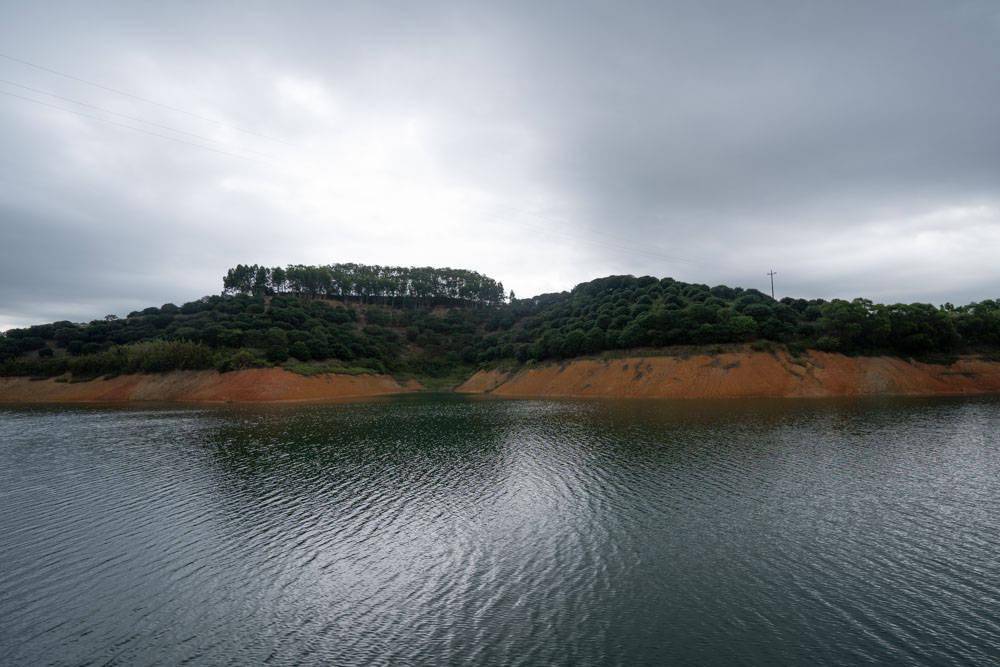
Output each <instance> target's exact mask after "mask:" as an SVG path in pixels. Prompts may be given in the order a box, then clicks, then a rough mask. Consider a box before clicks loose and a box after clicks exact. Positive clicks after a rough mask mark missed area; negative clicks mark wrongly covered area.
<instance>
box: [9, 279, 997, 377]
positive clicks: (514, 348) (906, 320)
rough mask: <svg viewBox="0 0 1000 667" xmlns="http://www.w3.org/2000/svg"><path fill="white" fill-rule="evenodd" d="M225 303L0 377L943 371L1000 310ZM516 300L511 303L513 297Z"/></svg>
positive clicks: (397, 297)
mask: <svg viewBox="0 0 1000 667" xmlns="http://www.w3.org/2000/svg"><path fill="white" fill-rule="evenodd" d="M223 286H224V291H223V294H221V295H217V296H209V297H205V298H203V299H200V300H198V301H194V302H191V303H186V304H183V305H181V306H177V305H174V304H165V305H163V306H160V307H151V308H147V309H145V310H142V311H136V312H133V313H130V314H129V315H128V316H127V317H124V318H116V317H113V316H108V317H107V318H104V319H102V320H95V321H93V322H89V323H84V324H80V323H72V322H67V321H61V322H54V323H51V324H43V325H37V326H32V327H28V328H25V329H15V330H11V331H8V332H6V333H5V334H4V335H2V336H0V375H5V376H47V377H53V376H58V375H63V374H65V373H71V374H72V375H73V376H77V377H96V376H101V375H111V374H121V373H149V372H164V371H170V370H202V369H216V370H219V371H223V372H226V371H231V370H239V369H246V368H256V367H267V366H273V365H285V366H287V367H290V368H292V369H293V370H296V371H298V372H300V373H303V374H312V373H318V372H322V371H331V372H341V373H347V374H350V373H354V374H357V373H362V372H372V373H388V374H393V375H397V376H412V377H419V378H420V379H422V380H426V379H434V378H438V379H449V378H450V379H456V378H461V377H466V376H468V375H470V374H472V373H473V372H474V371H475V370H476V369H477V368H479V367H481V366H493V365H496V364H507V365H509V364H524V363H527V362H531V361H543V360H552V359H567V358H572V357H577V356H581V355H592V354H596V353H601V352H616V353H617V352H621V353H624V352H627V351H629V350H635V349H638V348H660V347H664V346H674V345H693V346H714V345H722V344H750V345H751V346H755V347H756V348H758V349H771V348H773V346H774V345H778V346H784V347H785V348H787V350H789V351H790V352H791V353H792V354H793V355H799V354H801V353H802V352H803V351H804V350H806V349H816V350H821V351H826V352H842V353H845V354H865V355H893V356H897V357H907V358H909V357H916V358H921V359H938V360H947V359H950V358H952V357H954V356H955V355H958V354H967V353H986V354H988V355H992V354H994V353H995V352H996V351H998V350H1000V304H998V303H997V302H996V301H994V300H989V301H983V302H980V303H973V304H969V305H966V306H960V307H955V306H952V305H950V304H947V305H945V306H943V307H936V306H933V305H930V304H893V305H883V304H876V303H873V302H871V301H868V300H864V299H855V300H853V301H843V300H833V301H823V300H819V299H812V300H806V299H793V298H783V299H781V300H780V301H776V300H774V299H772V298H771V297H770V296H768V295H765V294H763V293H761V292H760V291H758V290H754V289H742V288H734V287H727V286H723V285H719V286H715V287H709V286H707V285H701V284H691V283H683V282H680V281H676V280H673V279H671V278H662V279H657V278H653V277H649V276H645V277H640V278H636V277H633V276H610V277H607V278H601V279H597V280H593V281H590V282H587V283H582V284H580V285H577V286H576V287H575V288H574V289H573V290H572V291H570V292H560V293H554V294H544V295H540V296H537V297H533V298H529V299H516V298H507V297H506V296H505V294H504V290H503V285H502V284H501V283H499V282H498V281H494V280H493V279H491V278H488V277H486V276H483V275H481V274H479V273H475V272H471V271H464V270H456V269H433V268H417V269H414V268H405V267H378V266H365V265H359V264H336V265H330V266H323V267H306V266H297V265H296V266H289V267H286V268H280V267H273V268H271V267H260V266H257V265H240V266H238V267H236V268H234V269H231V270H230V271H229V272H228V273H227V275H226V277H225V279H224V284H223ZM511 296H513V295H511Z"/></svg>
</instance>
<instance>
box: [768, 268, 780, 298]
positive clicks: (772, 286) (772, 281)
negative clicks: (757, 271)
mask: <svg viewBox="0 0 1000 667" xmlns="http://www.w3.org/2000/svg"><path fill="white" fill-rule="evenodd" d="M767 275H769V276H771V298H772V299H773V298H774V277H775V276H776V275H778V274H777V273H776V272H775V271H774V269H771V270H770V271H768V272H767Z"/></svg>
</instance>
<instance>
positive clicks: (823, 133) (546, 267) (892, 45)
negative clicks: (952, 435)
mask: <svg viewBox="0 0 1000 667" xmlns="http://www.w3.org/2000/svg"><path fill="white" fill-rule="evenodd" d="M5 16H8V17H9V20H6V21H5V22H4V23H3V25H2V26H0V38H2V39H0V42H2V43H3V44H4V49H3V52H4V53H6V54H7V55H9V56H14V57H15V58H19V59H22V60H25V61H29V62H31V63H37V64H38V65H42V66H44V67H47V68H51V69H53V70H57V71H59V72H65V73H69V74H72V75H74V76H75V77H78V78H82V79H86V80H89V81H93V82H96V83H99V84H101V86H104V87H97V86H93V85H88V84H87V83H84V82H81V81H79V80H76V79H71V78H67V77H64V76H59V75H57V74H54V73H53V72H51V71H45V70H42V69H38V68H37V67H31V66H29V65H26V64H24V63H21V62H16V61H13V60H9V59H3V58H0V79H3V80H5V81H7V82H9V83H0V92H3V93H5V94H3V95H0V128H2V129H0V133H2V136H3V145H4V151H3V153H2V154H0V247H2V249H3V257H2V258H0V259H2V261H0V328H2V327H9V326H14V325H22V324H26V323H29V322H37V321H45V320H54V319H90V318H93V317H99V316H102V315H104V314H105V313H108V312H117V313H123V312H127V311H129V310H132V309H135V308H139V307H145V306H147V305H151V304H152V305H158V304H160V303H164V302H166V301H176V302H181V301H184V300H187V299H191V298H196V297H198V296H200V295H202V294H206V293H212V292H216V291H218V289H219V288H220V281H221V275H222V274H223V272H224V271H225V269H226V268H227V267H229V266H230V265H233V264H235V263H237V262H267V263H271V264H284V263H292V262H334V261H361V262H377V263H400V264H420V265H425V264H436V265H451V266H461V267H466V268H473V269H478V270H482V271H484V272H486V273H488V274H490V275H493V276H495V277H497V278H499V279H501V280H503V281H504V283H505V284H506V285H508V286H510V287H512V288H514V289H515V291H516V292H518V294H521V295H527V294H532V293H537V292H541V291H552V290H559V289H568V288H570V287H572V285H573V284H575V283H576V282H579V281H582V280H587V279H590V278H593V277H597V276H601V275H606V274H608V273H612V272H620V273H634V274H653V275H672V276H675V277H677V278H679V279H683V280H691V281H697V282H705V283H710V284H718V283H729V284H738V285H744V286H756V287H764V286H765V284H766V280H767V279H766V276H765V275H764V273H765V272H766V271H767V270H768V269H770V268H774V269H775V270H777V271H778V272H779V275H778V285H779V291H780V292H781V293H782V294H791V295H796V296H807V297H814V296H822V297H832V296H846V297H852V296H857V295H865V296H872V297H875V298H879V299H885V300H890V301H894V300H920V301H932V302H943V301H953V302H964V301H968V300H974V299H983V298H996V297H998V296H1000V269H998V268H997V267H996V265H995V262H994V261H993V259H992V256H991V255H992V254H994V253H993V252H991V251H992V250H995V249H996V248H997V247H998V245H997V244H998V241H1000V236H998V231H997V230H1000V187H998V184H1000V133H998V132H997V131H996V122H995V112H994V110H995V109H996V108H997V107H998V106H1000V80H998V79H997V77H996V76H995V72H996V70H997V67H998V65H1000V40H998V39H997V37H998V36H1000V34H998V33H1000V18H998V17H1000V11H998V10H997V8H996V6H995V4H994V3H991V2H987V1H983V2H954V3H931V2H926V3H924V2H884V3H878V4H875V5H872V4H869V3H863V4H861V3H859V4H843V3H840V4H831V5H825V6H817V5H812V4H802V3H799V2H767V3H763V2H760V3H758V2H731V3H723V2H697V3H695V2H676V3H669V4H667V3H649V4H641V3H636V4H631V5H629V6H627V7H625V6H620V5H609V4H602V3H545V4H544V5H538V4H537V3H534V4H532V3H503V4H496V3H483V4H478V5H474V4H466V3H463V4H460V5H459V4H433V3H421V4H420V5H409V4H398V5H394V4H391V3H390V4H383V5H380V6H378V7H375V6H367V5H357V4H353V3H352V4H342V5H335V4H331V3H308V4H306V3H299V4H292V5H289V6H288V7H283V9H282V11H280V12H278V11H276V10H275V8H274V6H273V5H269V4H266V3H262V4H255V3H247V4H241V5H240V7H235V6H233V5H231V4H223V3H220V4H213V3H206V4H198V5H182V4H172V3H171V4H166V5H161V6H148V5H146V6H137V5H134V4H132V3H102V4H98V5H91V6H83V5H70V6H66V5H63V4H60V5H47V4H44V3H31V4H30V5H27V4H17V5H12V6H11V7H9V8H8V10H7V11H5ZM12 84H20V86H29V87H31V88H34V89H35V90H34V91H29V90H26V89H24V88H21V87H17V86H14V85H12ZM109 88H111V89H115V90H117V91H124V92H127V93H129V94H130V95H131V96H130V95H123V94H121V93H120V92H114V91H113V90H109ZM38 91H43V92H38ZM45 92H49V93H53V94H55V95H58V96H59V97H52V96H49V95H46V94H45ZM11 94H14V95H20V96H21V97H13V96H11ZM24 97H27V98H30V99H32V100H35V101H34V102H32V101H29V100H25V99H23V98H24ZM140 98H141V99H140ZM74 101H75V102H74ZM150 101H155V102H158V103H159V104H153V103H150ZM76 102H82V103H85V104H86V105H89V106H83V105H80V104H77V103H76ZM53 107H57V108H53ZM95 107H96V108H95ZM168 107H169V108H168ZM74 112H75V113H74ZM110 112H113V113H110ZM114 114H119V115H114ZM123 126H128V127H123ZM129 128H131V129H129Z"/></svg>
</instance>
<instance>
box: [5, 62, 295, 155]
mask: <svg viewBox="0 0 1000 667" xmlns="http://www.w3.org/2000/svg"><path fill="white" fill-rule="evenodd" d="M0 83H3V84H6V85H8V86H16V87H18V88H21V89H23V90H28V91H31V92H33V93H38V94H40V95H48V96H49V97H54V98H56V99H58V100H63V101H65V102H70V103H72V104H79V105H80V106H82V107H87V108H89V109H94V110H96V111H100V112H102V113H107V114H111V115H112V116H118V117H119V118H125V119H127V120H131V121H134V122H136V123H143V124H145V125H150V126H152V127H158V128H161V129H164V130H169V131H170V132H177V133H178V134H186V135H188V136H189V137H194V138H196V139H201V140H202V141H207V142H209V143H212V144H219V145H221V146H225V145H227V144H225V143H224V142H222V141H218V140H217V139H212V138H210V137H206V136H203V135H201V134H196V133H194V132H188V131H187V130H179V129H177V128H175V127H170V126H169V125H163V124H161V123H154V122H153V121H149V120H143V119H142V118H138V117H136V116H130V115H128V114H124V113H119V112H117V111H112V110H111V109H105V108H104V107H99V106H97V105H94V104H90V103H88V102H81V101H80V100H74V99H73V98H71V97H63V96H62V95H57V94H55V93H50V92H48V91H45V90H40V89H38V88H32V87H31V86H25V85H24V84H22V83H17V82H16V81H8V80H7V79H0ZM67 111H68V109H67ZM239 150H240V151H242V152H244V153H254V154H255V155H260V156H261V157H265V158H268V159H270V160H274V159H275V157H274V156H273V155H268V154H267V153H261V152H260V151H255V150H253V149H250V148H240V149H239Z"/></svg>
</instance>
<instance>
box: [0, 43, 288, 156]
mask: <svg viewBox="0 0 1000 667" xmlns="http://www.w3.org/2000/svg"><path fill="white" fill-rule="evenodd" d="M0 58H4V59H6V60H10V61H11V62H15V63H20V64H21V65H27V66H28V67H34V68H35V69H37V70H41V71H42V72H48V73H49V74H55V75H56V76H61V77H63V78H66V79H70V80H72V81H78V82H80V83H85V84H87V85H88V86H94V87H95V88H100V89H101V90H106V91H108V92H111V93H115V94H116V95H123V96H125V97H130V98H132V99H133V100H139V101H140V102H145V103H146V104H152V105H154V106H158V107H162V108H164V109H169V110H170V111H174V112H177V113H182V114H185V115H187V116H191V117H192V118H197V119H198V120H203V121H205V122H206V123H214V124H216V125H220V126H222V127H227V128H229V129H231V130H236V131H237V132H243V133H245V134H252V135H254V136H255V137H260V138H262V139H267V140H268V141H276V142H278V143H279V144H285V145H286V146H291V145H292V144H289V143H288V142H286V141H282V140H281V139H275V138H274V137H269V136H267V135H266V134H261V133H260V132H255V131H253V130H248V129H246V128H242V127H239V126H237V125H231V124H229V123H225V122H223V121H221V120H216V119H215V118H209V117H207V116H202V115H201V114H197V113H194V112H192V111H187V110H186V109H181V108H180V107H175V106H172V105H170V104H164V103H163V102H157V101H156V100H151V99H149V98H148V97H142V96H141V95H136V94H135V93H130V92H128V91H125V90H121V89H118V88H112V87H111V86H105V85H103V84H100V83H97V82H96V81H89V80H87V79H81V78H80V77H78V76H73V75H72V74H67V73H66V72H60V71H59V70H55V69H52V68H51V67H45V66H44V65H39V64H37V63H33V62H30V61H28V60H24V59H22V58H15V57H14V56H10V55H7V54H5V53H0Z"/></svg>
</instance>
